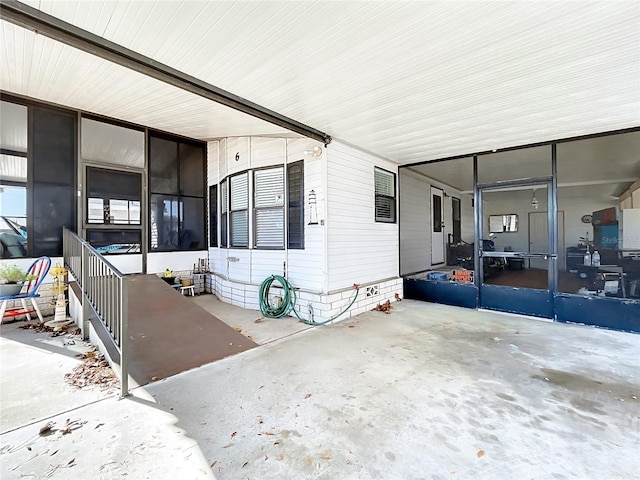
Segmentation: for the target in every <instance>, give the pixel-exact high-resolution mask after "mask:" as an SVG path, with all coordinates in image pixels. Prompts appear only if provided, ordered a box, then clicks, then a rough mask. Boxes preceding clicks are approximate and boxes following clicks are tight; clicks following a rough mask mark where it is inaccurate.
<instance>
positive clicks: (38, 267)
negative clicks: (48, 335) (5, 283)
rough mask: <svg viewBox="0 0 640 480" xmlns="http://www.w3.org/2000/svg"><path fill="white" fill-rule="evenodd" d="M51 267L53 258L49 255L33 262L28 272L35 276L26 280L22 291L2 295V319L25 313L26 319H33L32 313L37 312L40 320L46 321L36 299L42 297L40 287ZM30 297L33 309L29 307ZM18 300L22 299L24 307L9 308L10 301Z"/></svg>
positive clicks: (0, 314) (0, 308) (0, 310)
mask: <svg viewBox="0 0 640 480" xmlns="http://www.w3.org/2000/svg"><path fill="white" fill-rule="evenodd" d="M50 268H51V259H50V258H49V257H40V258H38V259H37V260H36V261H35V262H33V263H32V264H31V266H30V267H29V270H28V271H27V273H29V274H31V275H33V276H34V277H35V278H34V279H33V280H29V281H28V282H26V283H25V284H24V285H23V287H22V290H20V293H18V294H17V295H7V296H4V297H0V300H2V307H0V319H2V320H4V319H5V318H14V317H19V316H20V315H24V316H25V319H27V320H31V314H32V313H36V314H37V315H38V318H39V319H40V322H41V323H42V322H44V318H42V313H40V308H39V307H38V302H37V301H36V299H37V298H39V297H40V294H38V289H39V288H40V285H41V284H42V281H43V280H44V279H45V277H46V276H47V273H49V269H50ZM28 299H30V300H31V304H32V305H33V308H31V309H30V308H28V307H27V300H28ZM16 300H20V303H21V304H22V307H13V308H7V304H8V302H10V301H16Z"/></svg>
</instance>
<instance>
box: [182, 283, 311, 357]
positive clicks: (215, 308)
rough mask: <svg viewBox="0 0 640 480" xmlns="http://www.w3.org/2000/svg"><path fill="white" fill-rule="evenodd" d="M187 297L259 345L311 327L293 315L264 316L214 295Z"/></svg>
mask: <svg viewBox="0 0 640 480" xmlns="http://www.w3.org/2000/svg"><path fill="white" fill-rule="evenodd" d="M189 298H192V299H193V301H194V302H195V303H197V304H198V305H200V306H201V307H202V308H204V309H205V310H206V311H207V312H209V313H211V314H212V315H215V316H216V317H217V318H219V319H220V320H222V321H223V322H225V323H226V324H227V325H229V326H231V327H233V328H235V329H236V330H239V331H240V332H241V333H242V334H243V335H245V336H246V337H248V338H249V339H250V340H253V341H254V342H256V343H257V344H259V345H265V344H267V343H270V342H273V341H275V340H279V339H281V338H284V337H288V336H289V335H293V334H295V333H298V332H302V331H304V330H308V329H310V328H313V327H311V326H309V325H306V324H304V323H302V322H300V321H298V319H297V318H294V317H285V318H265V317H263V316H262V312H260V310H250V309H245V308H238V307H235V306H233V305H230V304H228V303H224V302H221V301H220V300H218V297H216V296H215V295H198V296H196V297H189Z"/></svg>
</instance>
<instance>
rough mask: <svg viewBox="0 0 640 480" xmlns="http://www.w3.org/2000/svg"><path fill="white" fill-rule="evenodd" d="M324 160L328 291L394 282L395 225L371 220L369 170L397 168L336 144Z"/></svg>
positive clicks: (371, 176)
mask: <svg viewBox="0 0 640 480" xmlns="http://www.w3.org/2000/svg"><path fill="white" fill-rule="evenodd" d="M327 160H328V162H327V163H328V182H329V183H328V195H327V196H328V217H327V228H328V232H327V238H328V270H329V271H328V277H329V282H328V286H329V290H335V289H339V288H346V287H349V286H350V285H352V284H353V283H367V282H371V281H375V280H379V279H383V278H388V277H394V276H397V274H398V225H397V224H386V223H379V222H375V219H374V213H375V208H374V206H375V188H374V168H375V167H376V166H377V167H380V168H383V169H385V170H389V171H391V172H393V173H396V172H397V168H396V167H395V166H394V165H393V164H391V163H390V162H388V161H386V160H384V159H381V158H378V157H375V156H373V155H370V154H367V153H364V152H360V151H358V150H356V149H354V148H352V147H348V146H346V145H343V144H340V143H339V142H333V143H332V144H331V145H330V146H329V147H328V148H327Z"/></svg>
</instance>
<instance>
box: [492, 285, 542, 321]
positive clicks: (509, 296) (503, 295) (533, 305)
mask: <svg viewBox="0 0 640 480" xmlns="http://www.w3.org/2000/svg"><path fill="white" fill-rule="evenodd" d="M480 295H481V296H482V298H481V301H480V302H481V306H482V308H489V309H491V310H499V311H501V312H509V313H518V314H521V315H531V316H532V317H543V318H553V299H552V296H551V294H550V293H549V291H548V290H534V289H532V288H516V287H505V286H502V285H482V289H481V291H480Z"/></svg>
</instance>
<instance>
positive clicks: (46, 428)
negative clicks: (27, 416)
mask: <svg viewBox="0 0 640 480" xmlns="http://www.w3.org/2000/svg"><path fill="white" fill-rule="evenodd" d="M54 425H55V423H54V422H48V423H46V424H45V425H44V426H43V427H42V428H41V429H40V431H39V432H38V433H39V434H40V435H46V434H47V433H51V429H52V428H53V426H54Z"/></svg>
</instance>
